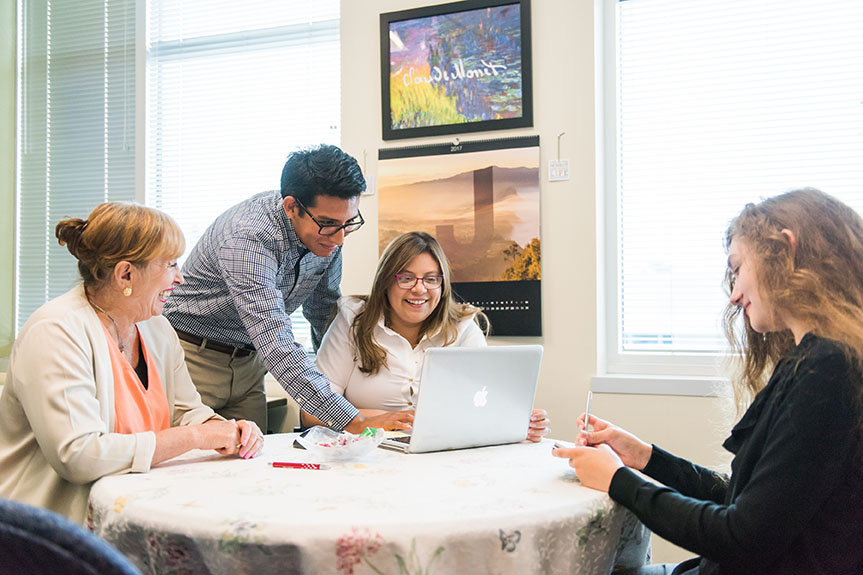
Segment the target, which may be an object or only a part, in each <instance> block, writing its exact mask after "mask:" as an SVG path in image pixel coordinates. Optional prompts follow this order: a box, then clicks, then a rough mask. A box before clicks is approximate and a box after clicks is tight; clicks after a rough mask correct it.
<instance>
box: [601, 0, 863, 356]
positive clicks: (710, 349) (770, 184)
mask: <svg viewBox="0 0 863 575" xmlns="http://www.w3.org/2000/svg"><path fill="white" fill-rule="evenodd" d="M613 4H614V7H613V10H614V18H615V19H616V21H615V22H613V25H614V29H613V32H612V33H610V34H608V33H607V34H606V38H607V39H609V41H611V42H613V43H614V45H613V49H612V50H610V51H607V53H613V56H612V58H613V59H614V61H613V62H611V65H610V66H607V67H606V69H610V70H612V71H613V72H612V73H613V74H615V78H616V86H615V88H616V101H614V102H612V101H611V100H610V99H607V101H608V102H609V104H610V105H612V106H614V108H613V109H615V110H616V113H615V117H614V119H613V121H612V122H610V126H609V128H610V129H609V131H608V138H609V140H610V141H612V142H614V150H613V153H614V155H615V157H614V158H610V159H607V161H609V160H610V162H611V164H612V172H613V173H612V175H611V177H610V178H609V180H610V182H609V185H610V186H611V188H610V197H611V198H612V200H613V205H612V206H611V207H610V209H609V215H610V219H609V226H610V229H612V230H616V233H615V237H614V238H613V239H612V241H611V242H610V244H611V249H610V251H609V254H610V258H611V259H610V260H609V266H608V267H609V269H610V270H611V274H612V275H611V276H609V285H611V286H614V287H613V292H612V294H611V295H612V297H610V298H609V302H610V306H611V307H610V309H609V313H608V315H607V317H608V324H609V327H610V329H609V330H608V333H609V334H610V339H609V345H608V350H609V363H610V366H609V371H615V370H617V369H616V368H615V367H613V366H612V365H611V364H617V367H618V368H620V366H624V365H625V364H626V362H627V361H629V359H627V355H630V356H631V357H640V359H639V360H637V361H643V358H644V357H645V356H646V355H650V354H651V353H656V352H660V353H663V354H667V353H669V352H670V353H672V354H677V356H678V357H680V355H681V354H683V355H685V354H688V353H701V354H705V353H706V354H710V353H716V352H721V351H723V350H724V349H725V346H726V344H725V339H724V336H723V335H722V331H721V326H720V319H721V312H722V310H723V308H724V306H725V303H726V294H725V293H724V291H723V290H722V286H721V282H722V279H723V273H724V268H725V265H726V254H725V252H724V249H723V234H724V232H725V229H726V227H727V224H728V222H729V220H730V219H731V218H732V217H734V216H735V215H736V214H737V213H738V212H739V211H740V210H741V209H742V207H743V205H744V204H745V203H747V202H756V201H758V200H759V199H760V198H762V197H767V196H771V195H775V194H777V193H781V192H784V191H788V190H790V189H793V188H799V187H804V186H812V187H817V188H819V189H821V190H823V191H825V192H827V193H830V194H832V195H834V196H836V197H838V198H840V199H842V200H843V201H845V202H847V203H849V204H850V205H851V206H853V207H854V208H855V209H857V210H858V211H861V210H863V33H861V30H863V3H861V2H857V1H855V0H818V1H815V0H782V1H753V0H714V1H706V0H705V1H698V2H693V1H691V0H624V1H619V2H614V3H613ZM678 352H680V353H678ZM632 361H636V360H632ZM620 371H626V368H625V367H623V368H621V369H620Z"/></svg>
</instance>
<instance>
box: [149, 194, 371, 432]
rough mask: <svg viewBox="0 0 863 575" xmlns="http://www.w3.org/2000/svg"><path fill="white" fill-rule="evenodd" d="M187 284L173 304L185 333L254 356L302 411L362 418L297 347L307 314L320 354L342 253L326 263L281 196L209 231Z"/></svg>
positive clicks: (168, 307) (242, 209)
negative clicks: (297, 320)
mask: <svg viewBox="0 0 863 575" xmlns="http://www.w3.org/2000/svg"><path fill="white" fill-rule="evenodd" d="M183 276H184V277H185V280H186V281H185V283H184V284H183V285H180V286H176V287H175V288H174V291H173V293H172V295H171V297H169V298H168V302H167V304H165V311H164V313H165V316H167V318H168V320H169V321H170V322H171V324H172V325H173V326H174V328H175V329H177V330H178V331H184V332H186V333H190V334H194V335H197V336H199V337H202V338H207V339H211V340H213V341H216V342H220V343H226V344H228V345H232V346H235V347H245V348H249V349H251V348H254V349H255V350H257V351H258V353H260V354H261V358H262V359H263V361H264V364H265V365H266V367H267V369H268V370H269V372H270V373H271V374H272V375H273V377H275V378H276V380H277V381H278V382H279V383H280V384H281V386H282V387H283V388H285V390H286V391H287V392H288V393H289V394H290V395H291V396H292V397H293V398H294V399H296V400H297V402H298V403H299V404H300V405H301V406H302V408H303V409H304V410H305V411H307V412H309V413H310V414H312V415H314V416H315V417H317V418H318V419H320V420H321V421H324V422H327V423H329V422H332V425H333V427H335V428H338V429H342V428H344V427H345V426H346V425H347V424H348V423H349V422H350V421H351V420H352V419H353V418H354V417H355V416H356V415H357V413H358V411H357V409H356V408H355V407H353V406H352V405H351V404H350V403H349V402H348V401H347V400H345V399H344V398H343V397H342V396H340V395H338V394H334V393H333V392H332V391H331V390H330V382H329V381H328V380H327V378H326V377H325V376H324V375H323V374H321V373H320V372H319V371H318V370H317V369H316V368H315V366H314V363H312V362H311V361H310V360H309V357H308V355H307V354H306V350H305V349H304V348H303V347H302V346H301V345H300V344H298V343H297V342H295V341H294V335H293V332H292V330H291V318H290V315H291V313H293V312H294V311H295V310H296V309H297V308H299V307H300V306H302V307H303V315H304V316H305V317H306V318H307V319H308V320H309V323H310V324H311V327H312V341H313V344H314V346H315V349H317V347H318V345H319V344H320V342H321V338H322V337H323V333H324V330H325V328H326V322H327V319H328V318H329V315H330V312H331V311H332V309H333V306H334V305H335V303H336V300H337V299H338V298H339V295H340V291H339V282H340V281H341V277H342V250H341V246H340V247H338V248H336V250H335V251H334V252H333V253H332V254H331V255H330V256H328V257H318V256H316V255H315V254H313V253H311V252H310V251H309V250H308V249H306V247H305V246H303V244H302V243H301V242H300V240H299V238H298V237H297V234H296V232H295V231H294V227H293V225H292V224H291V220H290V218H288V217H287V215H286V214H285V211H284V209H283V207H282V198H281V194H280V193H279V192H278V191H274V192H264V193H260V194H257V195H255V196H252V197H251V198H249V199H248V200H246V201H244V202H242V203H240V204H237V205H236V206H234V207H232V208H230V209H229V210H227V211H226V212H225V213H223V214H222V215H221V216H219V217H218V218H216V221H215V222H213V224H212V225H211V226H210V227H209V228H207V230H206V231H205V232H204V235H203V236H201V239H200V241H198V244H197V245H196V246H195V247H194V248H193V249H192V251H191V253H190V254H189V257H188V259H187V260H186V263H185V264H184V265H183Z"/></svg>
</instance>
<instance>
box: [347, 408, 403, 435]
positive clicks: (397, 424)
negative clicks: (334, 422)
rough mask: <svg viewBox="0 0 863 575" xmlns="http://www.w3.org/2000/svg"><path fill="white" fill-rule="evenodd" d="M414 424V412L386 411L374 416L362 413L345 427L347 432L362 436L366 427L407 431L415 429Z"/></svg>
mask: <svg viewBox="0 0 863 575" xmlns="http://www.w3.org/2000/svg"><path fill="white" fill-rule="evenodd" d="M413 423H414V412H413V411H384V412H381V413H380V414H379V415H372V416H368V415H363V414H362V413H360V414H358V415H357V416H356V417H355V418H353V419H352V420H351V422H350V423H348V424H347V425H346V426H345V431H347V432H350V433H353V434H360V433H362V432H363V430H364V429H365V428H366V427H373V428H381V429H385V430H387V431H390V430H393V429H402V430H407V429H411V428H413Z"/></svg>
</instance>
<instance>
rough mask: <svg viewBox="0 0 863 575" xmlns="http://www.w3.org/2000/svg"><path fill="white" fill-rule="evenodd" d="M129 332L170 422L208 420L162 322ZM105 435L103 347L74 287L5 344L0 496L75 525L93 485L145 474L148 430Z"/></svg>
mask: <svg viewBox="0 0 863 575" xmlns="http://www.w3.org/2000/svg"><path fill="white" fill-rule="evenodd" d="M138 330H139V332H140V334H141V337H142V338H143V342H144V346H146V348H147V351H148V352H149V357H150V359H151V362H152V363H153V365H154V367H155V368H156V370H157V371H158V373H159V377H160V379H161V380H162V385H163V387H164V389H165V393H166V395H167V396H168V405H169V407H170V410H171V425H172V426H178V425H193V424H198V423H203V422H204V421H207V420H208V419H210V418H212V417H213V416H214V415H215V414H214V412H213V410H212V409H210V408H209V407H207V406H205V405H204V404H203V403H201V397H200V395H199V394H198V391H197V390H196V389H195V386H194V384H193V383H192V380H191V378H190V377H189V372H188V370H187V369H186V363H185V360H184V357H183V350H182V348H181V347H180V344H179V340H178V339H177V335H176V333H175V332H174V330H173V328H171V325H170V324H169V323H168V321H167V320H166V319H165V318H164V317H162V316H157V317H153V318H151V319H149V320H147V321H143V322H140V323H138ZM113 430H114V376H113V371H112V369H111V357H110V355H109V353H108V340H107V339H106V337H105V332H104V330H103V329H102V324H101V322H100V321H99V318H98V317H97V315H96V313H95V312H94V311H93V308H92V307H91V306H90V305H89V304H88V303H87V299H86V297H85V295H84V288H83V286H80V285H79V286H78V287H76V288H75V289H73V290H72V291H70V292H68V293H66V294H64V295H62V296H60V297H58V298H57V299H54V300H52V301H50V302H48V303H46V304H45V305H43V306H42V307H40V308H39V309H38V310H36V311H35V312H34V313H33V315H31V316H30V318H29V319H28V320H27V323H26V324H24V327H23V328H22V330H21V333H20V334H19V336H18V338H17V340H16V341H15V343H14V345H13V346H12V353H11V355H10V358H9V371H8V372H7V375H6V386H5V389H4V390H3V394H2V396H0V470H2V472H0V496H3V497H6V498H9V499H14V500H17V501H23V502H24V503H29V504H31V505H37V506H40V507H45V508H47V509H51V510H53V511H56V512H57V513H60V514H62V515H65V516H67V517H69V518H70V519H72V520H73V521H78V522H83V521H84V519H85V517H86V513H87V498H88V496H89V493H90V486H91V484H92V483H93V482H94V481H95V480H97V479H99V478H100V477H102V476H105V475H110V474H114V473H128V472H146V471H149V469H150V463H151V461H152V459H153V453H154V451H155V449H156V435H155V433H153V432H150V431H147V432H143V433H135V434H120V433H114V432H113Z"/></svg>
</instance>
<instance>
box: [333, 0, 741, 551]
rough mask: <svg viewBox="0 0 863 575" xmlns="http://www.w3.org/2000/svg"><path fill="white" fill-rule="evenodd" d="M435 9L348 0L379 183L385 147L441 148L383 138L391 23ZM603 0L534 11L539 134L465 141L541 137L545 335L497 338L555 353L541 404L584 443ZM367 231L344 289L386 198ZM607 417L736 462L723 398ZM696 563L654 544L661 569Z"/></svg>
mask: <svg viewBox="0 0 863 575" xmlns="http://www.w3.org/2000/svg"><path fill="white" fill-rule="evenodd" d="M433 3H435V2H432V1H431V0H427V1H421V0H420V1H418V0H410V1H408V0H363V1H361V2H358V1H356V0H343V1H342V4H341V6H342V15H341V27H342V48H341V49H342V147H343V148H344V149H345V151H347V152H348V153H350V154H352V155H354V156H356V157H357V158H358V159H359V160H360V162H361V164H364V171H365V173H366V174H367V175H368V176H371V177H372V179H375V176H376V173H377V161H376V158H377V150H378V149H379V148H381V147H399V146H404V145H411V146H413V145H421V144H425V143H440V142H443V141H446V138H423V139H413V140H407V141H405V140H401V141H398V142H395V143H393V142H388V143H385V142H384V141H383V140H382V138H381V118H380V115H381V112H380V106H381V102H380V57H379V39H378V38H379V26H380V22H379V14H380V13H381V12H391V11H396V10H403V9H407V8H413V7H417V6H422V5H429V4H433ZM594 10H595V6H594V2H593V0H534V2H532V20H533V25H532V35H533V73H534V80H533V90H534V127H533V128H530V129H519V130H508V131H497V132H485V133H479V134H473V135H470V134H468V135H464V136H463V137H462V139H463V140H475V139H486V138H499V137H507V136H520V135H533V134H538V135H539V136H540V145H541V166H543V169H541V173H542V182H541V195H542V210H541V218H542V223H541V226H542V227H541V234H542V258H543V270H542V306H543V317H542V322H543V336H542V337H540V338H494V339H495V342H498V343H500V342H507V343H522V342H523V343H541V344H542V345H543V346H544V347H545V355H544V357H543V367H542V375H541V381H540V388H539V392H538V397H537V402H536V403H537V405H538V406H542V407H545V408H546V409H547V410H548V411H549V413H550V415H551V418H552V428H553V433H552V435H553V436H554V437H557V438H562V439H571V438H574V437H575V435H576V433H577V429H576V426H575V421H574V420H575V417H576V415H577V414H578V413H580V412H581V410H582V409H583V408H584V399H585V395H586V393H587V390H588V388H589V385H590V377H591V376H593V375H595V374H596V373H597V372H598V366H597V327H598V326H597V321H598V318H599V317H601V310H599V309H598V305H599V298H598V297H597V294H598V289H597V269H598V260H597V250H598V246H597V240H596V238H597V225H598V224H597V218H598V215H597V197H598V193H597V185H596V167H595V165H596V154H597V149H596V145H595V138H596V126H597V125H596V107H597V103H596V101H595V100H596V99H595V97H594V91H595V84H596V82H595V80H594V76H595V72H596V68H595V65H594V59H595V58H594V56H595V50H594V41H595V36H594V14H595V12H594ZM561 132H565V135H564V136H563V138H562V139H561V147H560V150H561V157H563V158H569V160H570V167H571V172H572V178H571V180H569V181H567V182H554V183H550V182H548V181H547V180H546V179H545V174H546V170H545V169H544V166H545V165H546V162H547V161H548V160H549V159H552V158H555V157H556V156H557V136H558V134H560V133H561ZM362 211H363V217H365V218H366V221H367V225H366V227H365V228H364V229H363V230H362V231H361V232H358V233H357V234H355V235H354V236H351V238H350V239H349V241H348V242H347V243H346V247H345V266H344V279H343V282H342V291H343V292H344V293H367V292H368V289H369V287H370V286H371V281H372V274H373V271H374V268H375V264H376V261H377V196H365V197H363V199H362ZM594 405H595V410H594V411H595V413H596V414H597V415H599V416H601V417H604V418H607V419H611V420H613V421H615V422H616V423H618V424H619V425H621V426H624V427H626V428H628V429H631V430H632V431H634V432H636V433H637V434H639V435H641V437H643V438H644V439H645V440H648V441H653V442H655V443H657V444H660V445H662V446H663V447H665V448H667V449H670V450H672V451H673V452H675V453H677V454H679V455H682V456H685V457H688V458H691V459H693V460H695V461H697V462H698V463H701V464H704V465H709V466H717V465H722V464H724V463H725V462H727V460H728V459H727V457H726V456H725V455H724V454H722V453H721V450H720V447H719V445H720V444H721V442H722V439H723V438H724V436H725V435H726V433H727V430H728V428H729V427H728V424H727V418H726V414H725V412H724V407H725V405H724V404H723V402H722V401H721V400H719V399H716V398H701V397H699V398H696V397H678V396H647V395H623V394H601V395H600V394H597V395H595V397H594ZM687 556H689V554H688V553H686V552H685V551H682V550H679V549H677V548H674V547H673V546H670V545H669V544H665V543H663V542H659V541H656V540H655V541H654V560H655V561H678V560H680V559H682V558H685V557H687Z"/></svg>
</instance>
